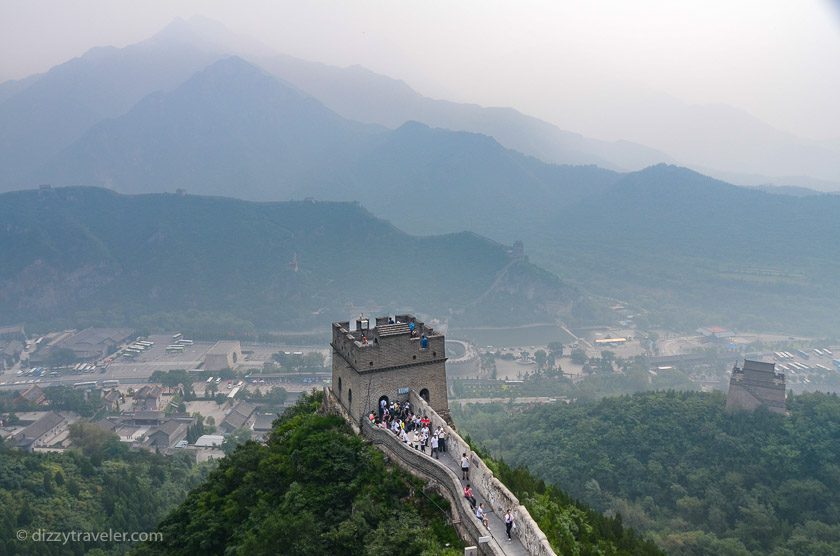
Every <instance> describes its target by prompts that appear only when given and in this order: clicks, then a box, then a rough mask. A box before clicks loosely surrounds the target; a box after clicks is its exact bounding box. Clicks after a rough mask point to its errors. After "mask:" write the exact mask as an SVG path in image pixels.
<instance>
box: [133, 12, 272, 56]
mask: <svg viewBox="0 0 840 556" xmlns="http://www.w3.org/2000/svg"><path fill="white" fill-rule="evenodd" d="M141 44H145V45H153V46H159V45H173V44H175V45H189V46H193V47H195V48H199V49H201V50H208V51H211V52H228V53H233V52H236V53H238V54H244V55H258V56H266V55H270V54H273V51H272V50H271V49H270V48H268V47H267V46H265V45H264V44H263V43H261V42H259V41H257V40H255V39H252V38H251V37H248V36H246V35H241V34H239V33H236V32H234V31H231V30H230V29H229V28H228V27H226V26H225V25H224V24H223V23H221V22H219V21H216V20H215V19H210V18H208V17H204V16H202V15H194V16H192V17H190V18H187V19H184V18H182V17H176V18H175V19H173V20H172V21H170V22H169V23H168V24H167V25H166V26H164V27H163V29H161V30H160V31H158V32H157V33H155V34H154V35H152V36H151V37H149V38H148V39H146V40H145V41H143V42H142V43H141Z"/></svg>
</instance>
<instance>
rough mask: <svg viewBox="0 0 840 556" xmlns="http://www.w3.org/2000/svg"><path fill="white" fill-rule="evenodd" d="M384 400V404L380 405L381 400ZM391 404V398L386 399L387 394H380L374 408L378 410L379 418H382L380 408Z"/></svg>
mask: <svg viewBox="0 0 840 556" xmlns="http://www.w3.org/2000/svg"><path fill="white" fill-rule="evenodd" d="M383 401H384V402H385V405H382V402H383ZM390 404H391V400H389V399H388V396H381V397H380V398H379V400H378V401H377V402H376V410H377V411H378V412H379V418H380V419H382V413H383V412H382V410H383V409H385V408H386V407H388V406H389V405H390Z"/></svg>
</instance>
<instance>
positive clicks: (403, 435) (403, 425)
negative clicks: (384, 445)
mask: <svg viewBox="0 0 840 556" xmlns="http://www.w3.org/2000/svg"><path fill="white" fill-rule="evenodd" d="M368 420H369V421H370V423H371V425H373V426H380V427H383V428H387V429H389V430H390V431H391V432H393V433H394V434H396V435H397V436H399V437H400V440H402V441H403V442H404V443H405V444H408V445H410V446H411V447H412V448H414V449H416V450H419V451H421V452H423V453H424V454H425V453H426V448H429V455H430V456H432V457H433V458H436V459H440V454H441V453H444V452H446V431H445V430H444V429H443V427H442V426H438V427H437V428H435V427H433V426H432V421H431V419H429V417H428V415H423V416H422V417H421V416H420V415H417V414H415V413H413V412H412V410H411V402H409V401H405V402H402V403H400V402H398V401H394V402H391V403H388V402H387V401H386V400H385V399H382V400H380V401H379V413H378V416H377V415H375V414H374V413H373V412H372V411H371V413H370V415H368Z"/></svg>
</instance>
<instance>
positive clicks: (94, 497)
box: [0, 424, 206, 555]
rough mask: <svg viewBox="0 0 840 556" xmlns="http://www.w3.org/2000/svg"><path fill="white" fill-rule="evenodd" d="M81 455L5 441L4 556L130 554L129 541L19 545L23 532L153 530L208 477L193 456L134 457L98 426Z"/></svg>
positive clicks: (0, 451)
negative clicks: (21, 447) (24, 447)
mask: <svg viewBox="0 0 840 556" xmlns="http://www.w3.org/2000/svg"><path fill="white" fill-rule="evenodd" d="M73 437H74V445H75V446H77V448H76V449H73V450H70V451H68V452H65V453H61V454H58V453H51V454H39V453H34V454H33V453H26V452H22V451H20V450H17V449H12V448H11V447H8V446H5V445H4V444H3V443H2V442H0V508H2V511H0V554H19V555H26V554H85V553H93V554H96V553H98V554H122V553H124V552H125V551H126V550H127V549H128V548H129V545H128V544H126V543H120V542H113V543H108V542H105V543H99V542H74V541H70V542H68V543H67V544H64V543H62V542H34V541H31V540H26V541H24V542H20V541H18V540H16V535H17V533H18V531H20V530H24V531H26V532H27V534H28V535H30V536H31V535H33V533H34V532H35V531H36V530H45V531H57V532H70V531H80V532H97V533H98V532H100V531H108V530H109V529H113V530H114V531H118V532H123V531H125V532H137V533H142V532H150V531H154V529H155V526H156V525H157V523H158V522H159V521H160V520H161V519H162V518H163V516H165V515H166V514H167V513H168V512H169V511H170V510H171V509H172V508H173V506H175V505H176V504H178V503H179V502H180V501H181V500H183V499H184V497H185V496H186V494H187V492H188V491H189V490H190V489H191V488H192V487H194V486H196V485H197V484H198V483H199V482H200V481H201V479H202V478H203V477H204V475H205V470H206V466H203V465H199V466H196V465H195V464H194V463H193V461H192V459H191V458H190V457H188V456H187V455H186V454H180V455H178V456H172V457H164V456H161V455H156V454H152V453H148V452H130V451H129V450H128V448H127V447H126V446H125V445H122V444H120V442H119V440H118V439H117V438H116V436H115V435H112V434H110V433H107V432H105V431H104V430H102V429H99V428H98V427H96V426H95V425H89V424H85V425H76V426H74V430H73Z"/></svg>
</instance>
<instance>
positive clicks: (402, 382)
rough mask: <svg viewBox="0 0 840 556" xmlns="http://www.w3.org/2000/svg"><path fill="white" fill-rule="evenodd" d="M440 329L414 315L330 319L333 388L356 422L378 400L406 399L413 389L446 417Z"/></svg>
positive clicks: (376, 404) (443, 357) (447, 416)
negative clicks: (343, 320) (345, 319)
mask: <svg viewBox="0 0 840 556" xmlns="http://www.w3.org/2000/svg"><path fill="white" fill-rule="evenodd" d="M444 343H445V342H444V337H443V334H439V333H438V332H435V331H434V330H432V328H431V327H430V326H426V325H425V324H424V323H422V322H420V321H418V320H417V319H415V318H414V316H413V315H396V316H394V317H379V318H377V319H376V322H375V324H374V326H371V322H370V320H369V319H366V318H359V319H358V320H357V321H356V326H355V329H354V330H351V329H350V323H349V322H334V323H333V325H332V343H331V344H330V345H331V346H332V391H333V393H334V394H335V397H336V398H337V399H338V401H339V402H340V403H341V405H342V406H344V408H345V409H346V410H347V411H348V412H349V413H350V415H351V417H352V418H353V419H354V420H355V422H357V423H358V422H359V420H360V419H361V418H362V417H363V416H365V415H367V414H368V413H369V412H371V411H374V412H376V410H377V408H378V407H379V401H380V400H382V399H385V400H387V401H389V402H390V401H393V400H400V401H402V400H406V399H408V392H409V390H414V391H415V392H416V393H417V394H418V395H419V396H420V397H421V398H423V399H425V400H426V401H427V402H428V403H429V405H431V406H432V408H433V409H434V410H435V411H437V412H438V414H440V415H441V416H442V417H444V418H445V419H447V420H448V419H449V401H448V399H447V396H446V365H445V363H446V350H445V347H444Z"/></svg>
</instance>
